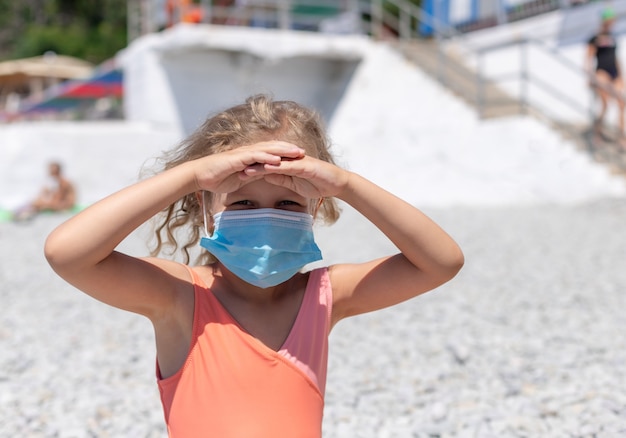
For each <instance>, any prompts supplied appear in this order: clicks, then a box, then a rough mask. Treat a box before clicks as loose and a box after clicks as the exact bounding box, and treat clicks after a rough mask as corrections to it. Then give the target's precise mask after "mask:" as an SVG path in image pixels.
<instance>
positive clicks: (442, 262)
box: [246, 157, 464, 322]
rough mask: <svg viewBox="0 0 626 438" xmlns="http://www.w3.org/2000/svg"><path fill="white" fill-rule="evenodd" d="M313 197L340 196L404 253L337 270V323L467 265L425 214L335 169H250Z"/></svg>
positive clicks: (317, 165) (310, 161)
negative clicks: (464, 264)
mask: <svg viewBox="0 0 626 438" xmlns="http://www.w3.org/2000/svg"><path fill="white" fill-rule="evenodd" d="M246 172H247V174H248V175H257V173H262V174H266V176H265V179H266V180H267V181H269V182H271V183H273V184H277V185H281V186H285V187H287V188H289V189H291V190H293V191H295V192H297V193H300V194H301V195H303V196H307V197H309V198H321V197H326V196H335V197H337V198H338V199H341V200H343V201H345V202H347V203H348V204H350V205H351V206H352V207H354V208H355V209H356V210H357V211H359V212H360V213H361V214H363V216H365V217H366V218H367V219H369V220H370V221H371V222H372V223H373V224H374V225H376V226H377V227H378V228H379V229H380V230H381V231H382V232H383V233H384V234H385V235H386V236H387V237H388V238H389V239H390V240H391V241H392V242H393V243H394V244H395V245H396V247H398V249H399V250H400V253H399V254H397V255H395V256H391V257H384V258H381V259H377V260H373V261H371V262H367V263H359V264H339V265H335V266H332V267H331V271H330V272H331V283H332V285H333V296H334V299H333V301H334V304H333V321H334V322H337V321H338V320H340V319H342V318H345V317H347V316H351V315H356V314H360V313H364V312H369V311H372V310H377V309H381V308H383V307H387V306H391V305H393V304H397V303H399V302H402V301H405V300H407V299H409V298H412V297H414V296H417V295H419V294H421V293H423V292H426V291H428V290H431V289H433V288H435V287H437V286H439V285H441V284H443V283H445V282H446V281H448V280H450V279H451V278H452V277H454V276H455V275H456V274H457V272H458V271H459V270H460V269H461V267H462V266H463V263H464V258H463V253H462V252H461V249H460V248H459V246H458V245H457V244H456V243H455V242H454V240H453V239H452V238H451V237H450V236H449V235H448V234H447V233H446V232H445V231H443V230H442V229H441V228H440V227H439V226H438V225H437V224H435V223H434V222H433V221H432V220H431V219H429V218H428V217H427V216H426V215H424V214H423V213H422V212H421V211H420V210H418V209H417V208H415V207H413V206H412V205H410V204H409V203H407V202H405V201H403V200H402V199H400V198H398V197H397V196H395V195H393V194H391V193H389V192H387V191H385V190H384V189H382V188H381V187H379V186H377V185H375V184H374V183H372V182H370V181H368V180H367V179H365V178H363V177H361V176H359V175H358V174H355V173H352V172H349V171H347V170H344V169H340V168H338V167H337V166H334V165H333V164H330V163H326V162H323V161H320V160H316V159H314V158H311V157H304V158H303V159H301V160H291V161H282V162H280V163H279V165H265V166H264V168H263V169H257V168H255V169H249V170H247V171H246Z"/></svg>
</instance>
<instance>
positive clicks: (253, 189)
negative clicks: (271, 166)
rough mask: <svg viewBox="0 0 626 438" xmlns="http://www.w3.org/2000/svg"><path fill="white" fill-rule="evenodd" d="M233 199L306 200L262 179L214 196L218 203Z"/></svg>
mask: <svg viewBox="0 0 626 438" xmlns="http://www.w3.org/2000/svg"><path fill="white" fill-rule="evenodd" d="M235 197H237V198H240V197H251V198H270V197H271V198H277V199H278V198H289V199H294V198H295V199H302V200H306V199H308V198H305V197H303V196H300V195H299V194H297V193H296V192H294V191H293V190H290V189H288V188H286V187H282V186H277V185H275V184H270V183H268V182H267V181H265V180H263V179H259V180H256V181H252V182H250V183H248V184H246V185H244V186H242V187H240V188H239V189H237V190H235V191H233V192H230V193H222V194H216V195H215V200H216V201H218V202H219V201H224V200H227V199H229V198H235Z"/></svg>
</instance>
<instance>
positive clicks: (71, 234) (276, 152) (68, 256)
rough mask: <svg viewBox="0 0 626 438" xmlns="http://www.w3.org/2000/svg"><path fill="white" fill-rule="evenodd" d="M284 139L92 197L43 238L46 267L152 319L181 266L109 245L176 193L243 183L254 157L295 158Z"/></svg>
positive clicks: (167, 302) (168, 297)
mask: <svg viewBox="0 0 626 438" xmlns="http://www.w3.org/2000/svg"><path fill="white" fill-rule="evenodd" d="M302 153H303V152H302V150H301V149H299V148H297V147H295V146H293V145H289V144H286V143H280V142H274V143H260V144H257V145H255V146H249V147H241V148H237V149H234V150H231V151H228V152H224V153H221V154H216V155H211V156H207V157H204V158H201V159H198V160H194V161H190V162H187V163H184V164H181V165H179V166H177V167H175V168H172V169H169V170H166V171H164V172H163V173H160V174H158V175H156V176H154V177H152V178H149V179H146V180H143V181H140V182H138V183H136V184H134V185H132V186H129V187H127V188H125V189H122V190H120V191H119V192H117V193H115V194H113V195H111V196H109V197H107V198H105V199H103V200H101V201H99V202H97V203H96V204H94V205H92V206H90V207H89V208H87V209H85V210H84V211H82V212H81V213H79V214H77V215H76V216H74V217H72V218H71V219H69V220H68V221H67V222H65V223H63V224H61V225H60V226H59V227H58V228H57V229H55V230H54V231H53V232H52V233H51V234H50V236H48V239H47V241H46V245H45V255H46V258H47V259H48V262H49V263H50V265H51V266H52V268H53V269H54V270H55V271H56V272H57V273H58V274H59V275H60V276H61V277H63V278H64V279H65V280H66V281H67V282H69V283H71V284H72V285H74V286H76V287H77V288H78V289H80V290H82V291H84V292H85V293H87V294H89V295H91V296H92V297H94V298H96V299H98V300H100V301H103V302H105V303H107V304H110V305H112V306H115V307H118V308H121V309H125V310H129V311H133V312H136V313H140V314H143V315H146V316H148V317H150V318H151V319H152V318H158V317H159V316H161V314H162V312H163V311H165V310H166V309H169V308H171V306H172V305H173V304H174V301H173V300H175V299H176V295H177V291H178V290H179V287H181V286H182V285H183V283H185V282H186V280H185V281H183V279H186V278H187V273H186V269H185V268H184V267H183V266H182V265H180V264H177V263H174V262H170V261H165V260H161V259H155V258H146V259H138V258H134V257H130V256H127V255H124V254H121V253H119V252H116V251H115V248H116V247H117V245H118V244H119V243H120V242H121V241H122V240H123V239H124V238H125V237H126V236H128V235H129V234H130V233H131V232H132V231H133V230H135V229H136V228H137V227H139V226H140V225H141V224H143V223H144V222H146V221H147V220H148V219H150V218H151V217H152V216H154V215H155V214H157V213H158V212H160V211H161V210H163V209H164V208H166V207H167V206H168V205H170V204H172V203H174V202H175V201H177V200H178V199H180V198H181V197H183V196H185V195H187V194H189V193H192V192H195V191H197V190H210V191H214V192H224V193H225V192H229V191H232V190H235V189H236V188H238V187H240V186H241V185H243V184H245V183H246V182H245V181H242V179H241V178H240V174H241V172H242V171H243V170H244V169H245V168H246V167H247V166H249V165H251V164H254V163H257V162H258V163H276V162H280V160H281V157H289V158H298V157H300V156H301V155H302Z"/></svg>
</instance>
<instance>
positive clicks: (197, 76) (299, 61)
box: [120, 25, 368, 134]
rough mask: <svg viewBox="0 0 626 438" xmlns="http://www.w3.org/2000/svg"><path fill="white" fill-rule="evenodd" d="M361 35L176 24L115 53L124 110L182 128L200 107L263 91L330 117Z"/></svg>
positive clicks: (193, 121)
mask: <svg viewBox="0 0 626 438" xmlns="http://www.w3.org/2000/svg"><path fill="white" fill-rule="evenodd" d="M367 43H368V42H367V40H366V39H364V38H363V37H360V36H333V35H324V34H318V33H304V32H303V33H294V32H290V33H285V32H283V31H272V30H259V29H247V28H235V27H233V28H228V27H223V26H209V25H206V26H203V25H197V26H191V27H190V26H185V25H180V26H178V27H177V28H174V29H172V30H171V31H166V32H162V33H160V34H157V35H151V36H150V37H148V38H142V39H140V40H138V41H136V42H135V43H133V45H131V46H130V47H129V48H128V49H127V50H126V51H125V53H123V54H121V55H120V62H121V63H122V64H123V66H124V71H125V78H126V81H127V83H126V89H127V90H128V92H127V94H126V97H125V105H126V114H127V117H128V119H129V120H137V121H147V122H151V123H158V124H162V125H167V126H171V127H174V128H175V129H178V130H180V132H181V133H182V134H189V133H190V132H192V131H193V130H194V129H195V128H196V127H197V126H198V125H199V124H200V123H202V121H203V120H204V119H205V118H206V116H207V115H209V114H211V113H214V112H216V111H219V110H221V109H224V108H226V107H229V106H232V105H234V104H238V103H241V102H242V101H243V100H244V99H245V98H246V97H247V96H249V95H251V94H256V93H271V94H272V95H273V96H274V97H276V98H279V99H292V100H297V101H298V102H300V103H303V104H305V105H308V106H311V107H313V108H316V109H317V110H318V111H319V112H320V113H321V114H322V116H323V117H324V118H325V119H326V121H327V122H328V123H330V121H331V120H332V117H333V114H334V112H335V109H336V107H337V105H338V103H339V102H340V101H341V99H342V97H343V94H344V92H345V90H346V87H347V86H348V84H349V82H350V80H351V78H352V76H353V74H354V71H355V69H356V68H357V66H358V64H359V63H360V61H361V59H362V58H363V57H364V56H365V50H366V47H367Z"/></svg>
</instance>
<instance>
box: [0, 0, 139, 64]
mask: <svg viewBox="0 0 626 438" xmlns="http://www.w3.org/2000/svg"><path fill="white" fill-rule="evenodd" d="M126 11H127V8H126V0H20V1H15V0H0V58H2V59H11V58H23V57H29V56H38V55H41V54H43V53H45V52H46V51H54V52H56V53H58V54H60V55H69V56H75V57H78V58H82V59H85V60H87V61H91V62H94V63H100V62H102V61H104V60H106V59H108V58H110V57H112V56H113V55H115V53H116V52H117V51H119V50H120V49H122V48H124V47H125V45H126V41H127V37H126Z"/></svg>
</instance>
